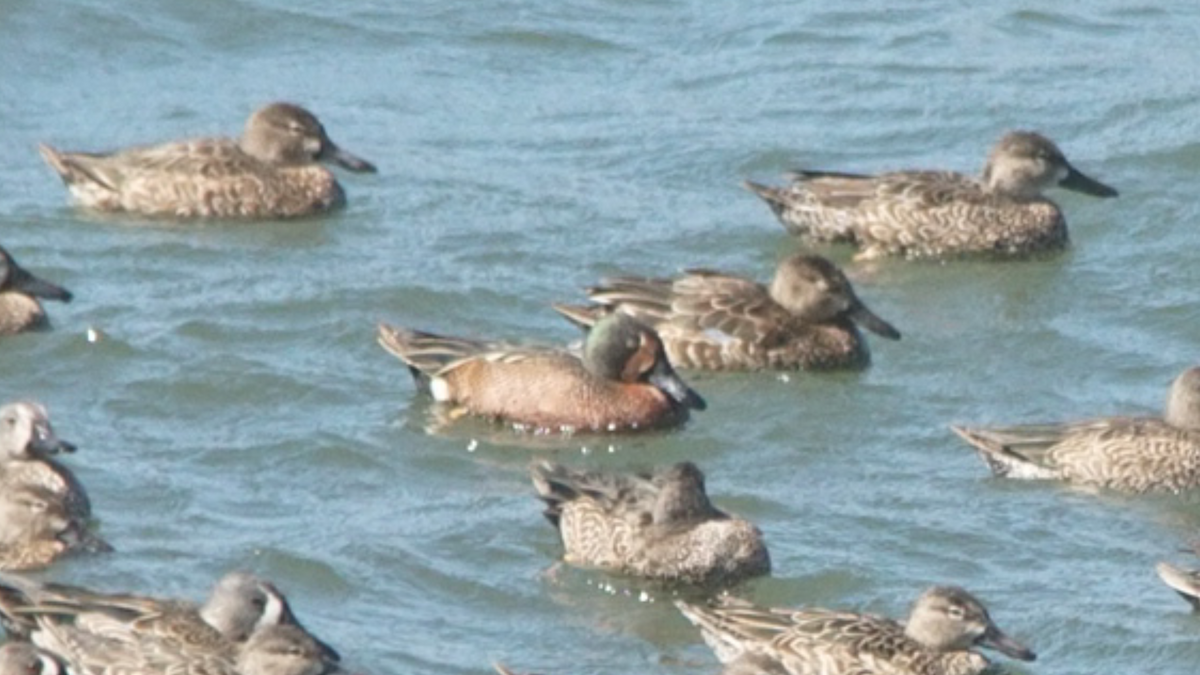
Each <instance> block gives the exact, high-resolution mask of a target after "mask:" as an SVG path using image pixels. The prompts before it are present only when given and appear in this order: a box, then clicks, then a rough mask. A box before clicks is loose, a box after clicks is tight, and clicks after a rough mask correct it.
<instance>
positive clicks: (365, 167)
mask: <svg viewBox="0 0 1200 675" xmlns="http://www.w3.org/2000/svg"><path fill="white" fill-rule="evenodd" d="M321 159H322V160H324V161H326V162H333V163H334V164H337V165H338V166H340V167H342V168H343V169H346V170H347V171H353V172H355V173H375V171H376V169H375V165H374V164H372V163H370V162H368V161H367V160H365V159H363V158H362V157H359V156H358V155H355V154H351V153H349V152H346V151H345V150H343V149H341V148H339V147H338V146H336V145H334V144H333V143H328V144H326V145H325V149H324V150H322V151H321Z"/></svg>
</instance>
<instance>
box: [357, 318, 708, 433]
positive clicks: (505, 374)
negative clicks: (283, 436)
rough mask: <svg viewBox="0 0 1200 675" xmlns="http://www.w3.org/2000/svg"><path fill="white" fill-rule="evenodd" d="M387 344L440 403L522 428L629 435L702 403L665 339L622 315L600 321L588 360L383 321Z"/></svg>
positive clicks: (677, 419)
mask: <svg viewBox="0 0 1200 675" xmlns="http://www.w3.org/2000/svg"><path fill="white" fill-rule="evenodd" d="M379 344H380V345H381V346H382V347H383V348H384V349H385V350H387V351H388V352H390V353H391V354H393V355H395V356H396V357H397V358H399V359H400V360H401V361H403V362H404V363H405V364H407V365H408V367H409V370H410V371H411V372H412V374H413V377H414V378H415V379H416V381H417V384H418V387H419V388H421V389H423V390H426V391H428V392H429V393H430V394H431V395H432V396H433V398H434V400H435V401H439V402H442V403H446V404H449V405H452V406H454V409H455V411H456V414H457V413H471V414H475V415H480V416H483V417H489V418H492V419H498V420H502V421H504V422H508V423H510V424H513V425H514V426H516V427H518V428H526V429H535V430H551V431H568V432H569V431H621V430H634V429H646V428H651V427H662V426H669V425H672V424H678V423H681V422H683V421H684V420H685V419H686V418H687V413H688V410H689V409H696V410H703V409H704V407H705V403H704V399H702V398H700V396H699V395H698V394H696V393H695V392H694V391H692V390H691V389H690V388H689V387H688V386H687V385H686V384H685V383H684V382H683V380H681V379H680V378H679V376H678V375H676V374H675V371H674V370H673V369H672V368H671V364H670V363H669V362H668V361H667V356H666V353H665V352H664V351H663V346H662V341H661V340H660V339H659V337H658V335H657V334H656V333H655V332H654V331H653V330H651V329H650V328H647V327H646V326H644V325H642V324H641V323H638V322H637V321H635V320H633V319H631V318H629V317H627V316H624V315H614V316H612V317H606V318H605V319H604V320H602V321H599V322H597V323H596V325H595V327H593V328H592V329H591V331H590V332H589V334H588V337H587V340H586V341H585V343H584V351H583V356H582V358H580V357H579V356H575V355H573V354H571V353H569V352H567V351H566V350H563V349H556V348H549V347H524V346H515V345H510V344H504V343H496V342H480V341H476V340H468V339H463V338H455V337H444V336H440V335H434V334H432V333H423V332H420V331H414V330H408V329H404V328H396V327H393V326H389V325H387V324H380V325H379Z"/></svg>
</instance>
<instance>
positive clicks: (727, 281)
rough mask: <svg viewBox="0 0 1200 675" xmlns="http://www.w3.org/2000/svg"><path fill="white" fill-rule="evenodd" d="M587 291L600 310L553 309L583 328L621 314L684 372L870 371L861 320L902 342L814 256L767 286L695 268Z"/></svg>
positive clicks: (789, 263) (793, 262) (788, 265)
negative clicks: (646, 330)
mask: <svg viewBox="0 0 1200 675" xmlns="http://www.w3.org/2000/svg"><path fill="white" fill-rule="evenodd" d="M587 293H588V296H589V298H590V299H591V300H592V301H594V302H596V303H598V304H597V305H596V306H591V307H577V306H572V305H561V304H559V305H554V308H555V309H556V310H558V311H559V312H560V313H562V314H563V315H565V316H566V317H567V318H568V319H570V320H571V321H572V322H574V323H577V324H580V325H584V326H587V325H591V324H592V323H595V321H596V320H597V318H599V316H601V315H602V314H605V313H608V312H611V311H613V310H616V311H618V312H623V313H626V314H629V315H630V316H633V317H634V318H636V319H637V320H639V321H641V322H642V323H645V324H646V325H647V326H650V327H651V328H653V329H654V330H656V331H657V332H658V334H659V336H660V337H661V338H662V341H663V346H664V347H666V350H667V356H668V358H669V359H670V360H671V363H672V364H674V365H675V366H676V367H679V368H694V369H701V370H762V369H776V370H791V369H805V370H827V369H834V368H862V367H865V366H866V365H867V364H868V363H869V362H870V351H869V350H868V349H867V343H866V341H865V340H863V337H862V334H861V333H859V331H858V328H857V327H856V326H855V323H857V324H859V325H861V326H863V327H864V328H866V329H867V330H870V331H871V332H873V333H875V334H877V335H879V336H881V337H885V338H887V339H889V340H898V339H900V332H899V331H897V330H896V329H895V328H893V327H892V325H891V324H889V323H887V322H886V321H884V320H883V319H880V318H879V317H878V316H876V315H875V314H874V313H873V312H871V310H869V309H867V307H866V305H864V304H863V303H862V301H861V300H859V299H858V296H857V295H856V294H855V293H854V288H853V287H851V285H850V281H849V280H848V279H847V278H846V275H845V274H843V273H842V271H841V270H840V269H838V268H837V266H836V265H834V264H833V263H832V262H830V261H828V260H826V259H825V258H822V257H820V256H815V255H803V254H796V255H792V256H788V257H787V258H784V259H783V261H781V262H780V263H779V266H778V268H777V269H776V271H775V278H774V279H773V280H772V281H771V285H770V286H769V287H767V286H763V285H762V284H759V283H757V282H755V281H752V280H750V279H746V278H743V277H739V276H733V275H730V274H724V273H722V272H714V271H711V270H700V269H696V270H688V271H686V272H685V273H684V274H683V275H682V276H679V277H676V278H673V279H656V278H649V277H613V278H611V279H605V280H604V281H603V282H602V283H601V284H600V285H599V286H595V287H592V288H589V289H587Z"/></svg>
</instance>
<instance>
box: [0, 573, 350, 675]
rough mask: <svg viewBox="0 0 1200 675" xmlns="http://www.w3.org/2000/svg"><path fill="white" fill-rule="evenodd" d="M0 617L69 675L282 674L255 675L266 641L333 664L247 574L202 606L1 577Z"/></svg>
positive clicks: (330, 654)
mask: <svg viewBox="0 0 1200 675" xmlns="http://www.w3.org/2000/svg"><path fill="white" fill-rule="evenodd" d="M0 614H2V615H3V620H4V625H5V628H6V629H7V630H8V632H9V633H10V634H11V635H15V636H16V637H19V638H28V639H30V640H32V641H33V643H34V644H36V645H38V646H39V647H41V648H42V649H44V650H46V651H47V652H49V653H51V654H53V655H54V656H55V657H57V658H59V659H61V660H62V661H63V662H65V663H66V664H68V666H69V668H70V670H71V672H73V673H76V674H83V673H88V674H91V675H117V674H118V673H130V674H132V675H167V674H168V673H171V674H175V673H194V674H195V675H200V674H201V673H207V674H208V675H251V673H259V674H261V675H290V672H291V671H288V673H277V672H275V670H274V669H273V668H266V669H265V670H262V669H260V668H263V665H262V664H263V663H270V662H271V659H273V658H274V656H273V650H272V649H267V648H265V647H264V646H263V643H264V642H266V641H267V640H268V636H270V642H267V644H285V643H287V642H289V641H290V642H292V643H294V644H299V645H302V646H303V647H302V649H301V651H302V652H304V657H305V659H306V660H316V661H320V663H321V664H323V666H333V667H336V664H337V662H338V661H339V660H340V657H339V656H338V654H337V652H336V651H334V650H333V649H332V648H330V647H329V646H328V645H325V644H324V643H322V642H321V641H319V640H317V639H316V638H314V637H312V636H311V635H309V634H308V633H307V632H306V631H304V629H303V627H302V626H300V625H299V623H297V622H296V621H295V617H294V616H293V615H292V613H291V610H290V608H288V606H287V601H286V600H285V599H284V598H283V596H282V594H281V593H279V591H278V589H276V588H275V587H274V586H272V585H271V584H269V583H267V582H265V581H263V580H261V579H259V578H257V577H255V576H254V575H251V574H248V573H245V572H233V573H230V574H229V575H226V576H225V577H224V578H222V579H221V581H220V582H218V583H217V585H216V586H215V587H214V589H213V592H212V595H211V596H210V597H209V599H208V601H207V602H206V603H205V604H204V605H203V606H202V607H197V606H196V605H193V604H192V603H189V602H186V601H179V600H160V599H156V598H150V597H145V596H138V595H129V594H109V593H97V592H94V591H89V590H87V589H84V588H79V587H75V586H66V585H61V584H50V583H39V582H36V581H32V580H29V579H25V578H23V577H15V576H4V577H2V578H0ZM276 629H286V630H284V631H283V632H282V633H281V632H280V631H278V630H276ZM264 631H268V632H266V633H264ZM281 635H282V637H283V638H285V639H283V640H280V639H279V637H280V636H281ZM260 650H261V651H260ZM249 652H255V653H254V654H253V656H248V653H249ZM314 654H315V655H316V656H313V655H314ZM245 658H250V659H252V661H251V663H253V664H255V665H254V667H252V668H251V669H250V670H242V668H241V667H240V666H241V664H242V659H245ZM259 659H264V661H259ZM318 672H325V670H324V668H322V669H321V670H320V671H318ZM300 673H307V671H300ZM300 673H297V675H300ZM307 675H315V672H314V673H307Z"/></svg>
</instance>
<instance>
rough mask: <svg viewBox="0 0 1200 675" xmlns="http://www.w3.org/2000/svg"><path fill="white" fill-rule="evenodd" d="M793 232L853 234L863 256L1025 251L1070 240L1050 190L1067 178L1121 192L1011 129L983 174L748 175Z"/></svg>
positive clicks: (1099, 193)
mask: <svg viewBox="0 0 1200 675" xmlns="http://www.w3.org/2000/svg"><path fill="white" fill-rule="evenodd" d="M745 186H746V188H747V189H749V190H750V191H752V192H754V193H755V194H757V195H758V196H759V197H761V198H762V199H763V200H765V201H766V202H767V204H768V205H769V206H770V207H771V210H772V211H774V212H775V215H776V216H777V217H778V218H779V220H780V221H781V222H782V223H783V225H784V227H786V228H787V229H788V231H789V232H791V233H792V234H795V235H798V236H801V237H805V238H807V239H809V240H813V241H823V242H839V241H840V242H850V243H852V244H854V245H855V246H857V247H858V248H859V249H860V253H859V256H860V257H862V258H877V257H882V256H889V255H906V256H909V257H949V256H956V255H963V254H990V255H994V256H1000V257H1008V256H1022V255H1027V254H1029V253H1033V252H1037V251H1048V250H1057V249H1061V248H1063V247H1064V246H1066V243H1067V224H1066V220H1065V219H1064V218H1063V214H1062V210H1061V209H1059V207H1058V206H1057V205H1056V204H1055V203H1054V202H1052V201H1050V200H1049V199H1047V198H1046V197H1044V196H1043V194H1042V193H1043V192H1045V191H1046V190H1047V189H1049V188H1051V187H1055V186H1057V187H1062V188H1066V189H1068V190H1074V191H1076V192H1082V193H1084V194H1088V195H1093V196H1096V197H1116V196H1117V191H1116V190H1114V189H1112V188H1111V187H1109V186H1107V185H1104V184H1103V183H1101V182H1099V181H1096V180H1094V179H1092V178H1089V177H1087V176H1085V175H1084V174H1083V173H1081V172H1080V171H1079V170H1077V169H1076V168H1075V167H1073V166H1071V163H1070V162H1068V161H1067V158H1066V157H1065V156H1064V155H1063V153H1062V151H1061V150H1059V149H1058V146H1056V145H1055V144H1054V143H1053V142H1052V141H1050V139H1048V138H1046V137H1045V136H1042V135H1041V134H1037V133H1033V132H1030V131H1012V132H1009V133H1007V134H1005V135H1004V137H1002V138H1001V139H1000V141H999V142H997V143H996V145H995V147H994V148H992V152H991V154H990V155H989V157H988V161H987V164H986V165H985V166H984V169H983V174H982V175H981V176H980V177H979V178H973V177H971V176H966V175H964V174H960V173H954V172H951V171H895V172H891V173H884V174H880V175H874V176H870V175H858V174H848V173H834V172H825V171H798V172H795V173H794V174H792V182H791V183H790V184H789V185H786V186H784V187H769V186H766V185H760V184H758V183H753V182H750V181H746V183H745Z"/></svg>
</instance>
